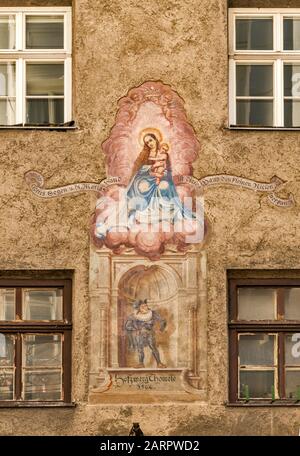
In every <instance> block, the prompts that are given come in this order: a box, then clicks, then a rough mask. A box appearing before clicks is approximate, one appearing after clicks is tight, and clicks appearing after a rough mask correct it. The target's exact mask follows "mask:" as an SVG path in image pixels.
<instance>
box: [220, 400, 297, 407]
mask: <svg viewBox="0 0 300 456" xmlns="http://www.w3.org/2000/svg"><path fill="white" fill-rule="evenodd" d="M224 405H225V406H226V407H300V401H297V402H296V401H294V402H289V401H286V402H285V401H280V400H276V401H269V402H258V401H249V402H246V401H245V402H225V403H224Z"/></svg>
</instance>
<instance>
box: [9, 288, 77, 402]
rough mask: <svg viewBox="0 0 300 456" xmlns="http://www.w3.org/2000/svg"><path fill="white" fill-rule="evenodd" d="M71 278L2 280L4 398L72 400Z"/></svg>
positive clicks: (16, 400)
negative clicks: (59, 279) (58, 279)
mask: <svg viewBox="0 0 300 456" xmlns="http://www.w3.org/2000/svg"><path fill="white" fill-rule="evenodd" d="M71 329H72V327H71V283H70V281H69V280H62V281H57V280H56V281H52V280H47V281H35V282H32V281H31V282H29V281H23V280H18V281H15V283H14V282H13V281H4V280H1V281H0V404H6V405H7V404H8V403H11V404H12V405H13V404H14V403H15V402H32V403H33V404H36V403H45V404H47V403H49V402H55V403H58V402H61V403H70V402H71Z"/></svg>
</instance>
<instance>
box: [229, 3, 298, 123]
mask: <svg viewBox="0 0 300 456" xmlns="http://www.w3.org/2000/svg"><path fill="white" fill-rule="evenodd" d="M229 12H230V13H229V18H230V36H229V38H230V39H229V68H230V75H229V77H230V103H229V105H230V125H233V126H246V127H278V128H279V127H287V128H294V127H300V9H292V8H286V9H265V8H259V9H256V8H250V9H248V8H243V9H230V10H229Z"/></svg>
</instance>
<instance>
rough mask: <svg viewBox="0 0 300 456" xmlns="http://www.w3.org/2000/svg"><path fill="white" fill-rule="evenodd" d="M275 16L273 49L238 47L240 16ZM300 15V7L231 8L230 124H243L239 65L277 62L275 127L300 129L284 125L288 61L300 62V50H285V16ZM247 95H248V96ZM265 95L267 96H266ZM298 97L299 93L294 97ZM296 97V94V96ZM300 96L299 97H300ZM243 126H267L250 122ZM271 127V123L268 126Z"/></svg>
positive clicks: (274, 97) (231, 125) (274, 89)
mask: <svg viewBox="0 0 300 456" xmlns="http://www.w3.org/2000/svg"><path fill="white" fill-rule="evenodd" d="M263 17H265V18H273V50H258V51H257V50H236V49H235V42H236V40H235V20H236V18H253V19H254V18H260V19H261V18H263ZM295 17H296V18H299V19H300V8H297V9H295V8H229V17H228V21H229V43H228V47H229V127H239V125H238V124H237V123H236V99H237V97H236V65H237V63H244V64H251V63H252V64H255V63H257V64H260V63H262V64H266V63H269V64H273V66H274V73H273V99H274V103H273V126H272V127H271V128H288V129H299V126H297V127H285V126H284V100H285V97H284V64H285V63H293V64H297V65H300V50H284V49H283V44H284V37H283V20H284V18H295ZM246 98H247V97H246ZM262 98H263V97H262ZM294 98H295V97H294ZM295 99H296V98H295ZM298 99H299V98H298ZM240 128H254V129H256V128H264V127H263V126H262V127H260V126H256V125H249V126H246V127H240ZM266 128H269V126H266Z"/></svg>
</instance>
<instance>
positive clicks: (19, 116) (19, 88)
mask: <svg viewBox="0 0 300 456" xmlns="http://www.w3.org/2000/svg"><path fill="white" fill-rule="evenodd" d="M16 123H17V124H21V123H23V59H21V58H20V59H18V60H17V61H16Z"/></svg>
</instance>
